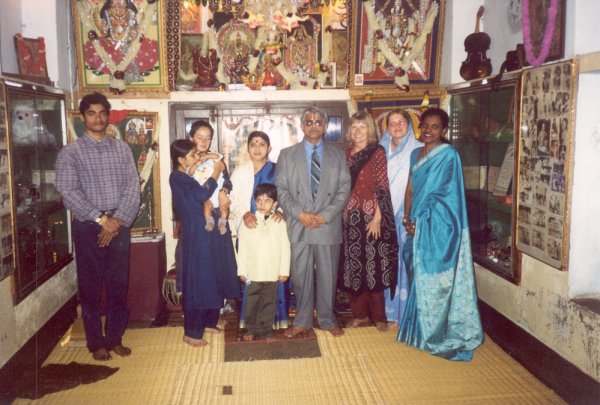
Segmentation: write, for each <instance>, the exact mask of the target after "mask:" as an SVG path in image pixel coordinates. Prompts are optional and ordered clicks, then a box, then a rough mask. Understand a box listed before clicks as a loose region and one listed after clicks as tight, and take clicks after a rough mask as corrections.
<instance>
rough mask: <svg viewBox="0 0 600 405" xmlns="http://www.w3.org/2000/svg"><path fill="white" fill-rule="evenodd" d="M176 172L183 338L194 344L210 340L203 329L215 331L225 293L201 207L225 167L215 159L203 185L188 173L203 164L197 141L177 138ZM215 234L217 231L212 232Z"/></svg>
mask: <svg viewBox="0 0 600 405" xmlns="http://www.w3.org/2000/svg"><path fill="white" fill-rule="evenodd" d="M171 162H172V165H173V172H172V173H171V176H170V178H169V184H170V186H171V192H172V195H173V206H174V208H175V211H176V213H177V215H178V217H179V220H180V224H181V235H180V239H179V243H180V245H181V256H180V269H181V270H182V271H181V272H180V274H178V276H180V277H181V279H182V280H181V281H182V289H183V295H182V299H183V312H184V320H183V329H184V337H183V341H184V342H186V343H187V344H189V345H190V346H192V347H198V346H205V345H207V344H208V342H206V340H204V339H203V335H204V332H205V331H206V332H210V331H216V330H217V329H216V328H217V322H218V320H219V312H220V308H221V307H222V306H223V300H224V298H225V297H226V295H225V293H224V288H223V285H222V284H223V283H222V277H221V274H220V268H219V267H218V265H216V263H215V262H214V260H213V258H212V246H211V243H210V236H211V233H209V232H207V231H206V229H205V228H204V225H205V219H204V216H203V215H202V214H201V213H202V207H203V204H204V202H205V201H206V200H208V199H209V198H210V196H211V194H212V193H213V192H214V191H215V189H216V188H217V182H216V179H217V178H218V177H219V175H220V174H221V172H222V171H223V170H224V169H225V164H224V163H223V162H221V161H217V162H215V165H214V171H213V174H212V176H211V177H210V178H208V179H207V180H206V182H205V183H204V185H200V183H198V182H197V181H196V180H195V179H194V178H193V177H192V176H190V175H189V174H188V173H190V172H193V171H194V170H195V169H196V167H197V166H198V165H199V164H200V159H199V157H198V155H197V153H196V147H195V145H194V143H192V142H191V141H189V140H187V139H178V140H176V141H174V142H173V143H172V144H171ZM213 234H214V233H213Z"/></svg>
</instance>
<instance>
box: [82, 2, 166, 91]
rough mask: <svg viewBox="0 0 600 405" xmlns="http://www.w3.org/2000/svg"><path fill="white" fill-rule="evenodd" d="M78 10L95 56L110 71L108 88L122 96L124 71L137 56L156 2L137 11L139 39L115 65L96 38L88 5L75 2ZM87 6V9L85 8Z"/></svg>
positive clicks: (154, 10) (96, 34)
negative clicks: (96, 55)
mask: <svg viewBox="0 0 600 405" xmlns="http://www.w3.org/2000/svg"><path fill="white" fill-rule="evenodd" d="M77 3H78V4H77V5H78V8H79V17H80V19H81V22H82V24H83V27H84V29H85V32H87V37H88V39H89V40H90V42H91V43H92V46H93V47H94V50H95V51H96V54H98V56H99V57H100V58H101V59H102V61H103V62H104V63H105V64H106V66H107V67H108V69H109V70H110V73H111V76H110V88H111V89H114V90H115V91H116V92H117V94H123V93H124V92H125V80H124V79H125V69H127V67H128V66H129V64H130V63H131V62H132V61H133V59H135V57H136V56H137V54H138V52H139V50H140V47H141V46H142V41H143V40H144V33H145V32H146V30H147V27H148V26H149V25H150V23H151V22H152V18H153V16H154V14H155V12H156V7H157V4H156V2H152V3H150V4H148V5H147V6H146V9H138V10H139V11H138V14H137V16H136V21H137V24H138V26H139V27H140V31H141V33H140V37H139V38H138V39H136V40H135V41H133V44H132V45H131V46H130V47H129V49H127V52H126V53H125V55H124V56H123V59H122V60H121V62H119V64H118V65H117V64H116V63H115V61H114V60H113V58H112V57H111V56H110V55H109V54H108V52H106V49H104V47H103V46H102V45H101V44H100V39H99V37H98V33H97V32H96V29H95V28H96V27H95V24H94V21H93V17H92V15H93V13H92V12H91V10H90V9H89V4H87V3H86V2H83V1H79V2H77ZM86 5H87V7H86Z"/></svg>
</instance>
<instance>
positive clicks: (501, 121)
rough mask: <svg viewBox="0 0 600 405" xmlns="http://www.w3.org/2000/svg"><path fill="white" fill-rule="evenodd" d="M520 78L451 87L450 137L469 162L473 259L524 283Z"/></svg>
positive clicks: (467, 187)
mask: <svg viewBox="0 0 600 405" xmlns="http://www.w3.org/2000/svg"><path fill="white" fill-rule="evenodd" d="M518 77H519V76H518V74H512V75H506V76H505V79H503V80H502V81H500V82H497V83H495V84H494V85H493V86H492V84H491V83H489V82H488V81H486V80H479V81H471V82H468V83H463V84H458V85H455V86H452V87H450V88H449V90H448V92H449V94H450V95H451V96H452V97H451V101H450V124H449V139H450V141H451V142H452V144H453V145H454V146H455V148H456V149H457V150H458V152H459V154H460V156H461V159H462V164H463V173H464V179H465V193H466V197H467V211H468V215H469V226H470V230H471V245H472V249H473V258H474V260H475V262H476V263H478V264H479V265H481V266H483V267H485V268H487V269H489V270H491V271H493V272H495V273H497V274H498V275H500V276H502V277H504V278H506V279H508V280H510V281H512V282H515V283H518V281H519V275H520V268H519V264H520V260H519V254H518V252H517V251H516V249H515V238H514V234H515V223H516V222H515V221H516V216H515V205H514V204H513V202H516V198H515V195H514V194H515V190H516V189H517V187H516V183H515V182H516V181H517V177H518V176H514V173H515V167H516V162H517V161H518V160H517V156H516V155H517V153H518V147H517V146H518V144H517V136H518V135H517V134H518V133H519V131H518V130H517V129H518V128H519V122H518V120H519V114H518V111H519V95H520V90H519V81H518Z"/></svg>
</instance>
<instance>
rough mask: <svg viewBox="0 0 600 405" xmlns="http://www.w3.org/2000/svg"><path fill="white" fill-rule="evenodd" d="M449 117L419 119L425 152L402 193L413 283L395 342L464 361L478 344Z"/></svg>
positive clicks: (439, 113) (416, 154) (414, 161)
mask: <svg viewBox="0 0 600 405" xmlns="http://www.w3.org/2000/svg"><path fill="white" fill-rule="evenodd" d="M447 130H448V114H446V112H445V111H443V110H441V109H439V108H430V109H429V110H426V111H425V112H424V113H423V114H422V116H421V137H420V138H419V140H420V141H422V142H423V143H424V144H425V146H424V147H422V148H418V149H415V150H414V151H413V153H412V155H411V169H410V178H409V183H408V186H407V189H406V198H405V217H404V218H403V221H402V222H403V224H404V226H405V227H406V231H407V233H408V235H409V236H408V238H407V239H406V244H405V245H404V260H405V262H406V267H407V272H408V276H409V279H410V283H409V293H408V300H407V306H406V311H405V313H404V317H403V319H402V323H401V324H400V328H399V332H398V341H400V342H405V343H407V344H409V345H411V346H415V347H417V348H419V349H421V350H426V351H428V352H429V353H431V354H433V355H436V356H440V357H443V358H446V359H449V360H464V361H469V360H471V359H472V357H473V352H474V350H475V348H477V347H478V346H479V345H480V344H481V343H482V341H483V331H482V328H481V320H480V318H479V312H478V309H477V292H476V289H475V276H474V270H473V258H472V256H471V241H470V238H469V224H468V221H467V209H466V202H465V192H464V183H463V176H462V166H461V161H460V157H459V155H458V153H457V152H456V150H455V149H454V148H453V147H452V146H451V145H449V144H448V143H447V140H446V139H445V138H444V134H445V133H446V131H447Z"/></svg>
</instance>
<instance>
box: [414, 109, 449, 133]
mask: <svg viewBox="0 0 600 405" xmlns="http://www.w3.org/2000/svg"><path fill="white" fill-rule="evenodd" d="M430 115H431V116H436V117H439V118H440V121H442V127H443V129H446V128H448V124H449V123H450V118H449V117H448V113H447V112H446V111H444V110H442V109H441V108H437V107H431V108H428V109H427V110H425V111H423V113H422V114H421V122H423V121H425V118H427V117H429V116H430Z"/></svg>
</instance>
